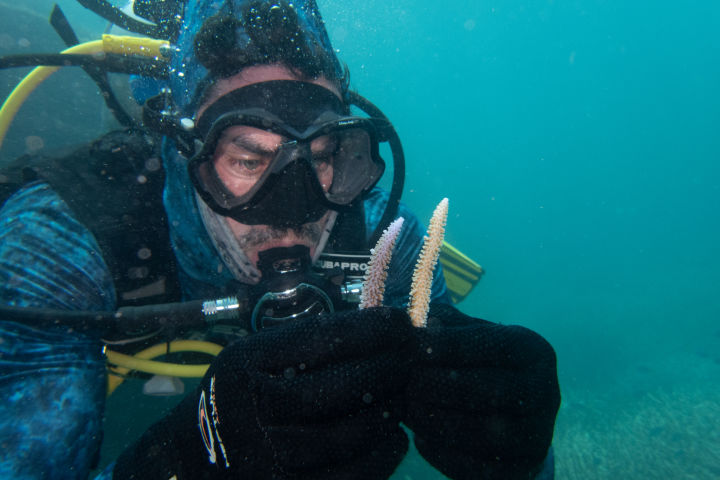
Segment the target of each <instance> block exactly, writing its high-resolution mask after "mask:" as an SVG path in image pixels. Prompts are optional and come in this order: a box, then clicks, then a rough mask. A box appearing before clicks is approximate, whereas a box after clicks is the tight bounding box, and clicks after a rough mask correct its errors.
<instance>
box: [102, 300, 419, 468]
mask: <svg viewBox="0 0 720 480" xmlns="http://www.w3.org/2000/svg"><path fill="white" fill-rule="evenodd" d="M412 332H413V327H412V326H411V325H410V320H409V318H408V317H407V315H406V314H405V313H404V312H402V311H400V310H396V309H390V308H372V309H367V310H361V311H352V312H343V313H337V314H331V315H321V316H317V317H313V318H308V319H303V320H297V321H294V322H290V323H288V324H286V325H282V326H278V327H271V328H268V329H265V330H263V331H262V332H260V333H257V334H254V335H250V336H248V337H245V338H243V339H242V340H239V341H237V342H235V343H233V344H232V345H230V346H228V347H227V348H226V349H225V350H223V351H222V352H221V353H220V355H218V357H217V358H216V359H215V361H214V362H213V363H212V365H211V366H210V369H209V370H208V372H207V374H206V375H205V377H204V378H203V380H202V382H201V385H200V387H199V389H198V391H197V393H196V394H194V395H189V397H188V398H186V399H185V400H184V401H183V402H182V403H181V404H180V405H179V406H178V407H177V408H176V409H175V410H173V411H172V412H171V413H170V415H168V416H167V417H165V418H164V419H163V420H161V421H160V422H158V423H156V424H155V425H153V426H152V427H151V428H150V429H149V430H148V431H147V432H146V433H145V434H144V435H143V437H142V438H141V439H140V440H139V441H138V442H136V443H135V444H134V445H132V446H131V447H130V448H129V449H127V450H126V451H125V452H124V453H123V454H122V456H121V457H120V458H119V459H118V461H117V463H116V466H115V469H114V471H113V479H114V480H118V479H127V478H134V479H141V478H152V479H167V478H171V477H172V475H176V476H177V479H178V480H185V479H198V478H253V479H270V478H272V479H286V478H292V479H331V478H332V479H355V478H357V479H360V478H362V479H381V478H382V479H384V478H387V477H388V476H390V474H391V473H392V472H393V471H394V470H395V468H396V466H397V465H398V464H399V463H400V461H401V460H402V458H403V457H404V455H405V452H406V450H407V444H408V440H407V437H406V435H405V433H404V431H403V430H402V429H401V428H400V427H399V422H400V421H401V419H402V417H403V416H404V411H403V404H404V398H403V397H404V392H405V389H406V388H407V378H408V373H409V362H410V358H411V352H412V351H414V350H415V348H416V345H415V344H414V341H415V337H414V336H413V333H412Z"/></svg>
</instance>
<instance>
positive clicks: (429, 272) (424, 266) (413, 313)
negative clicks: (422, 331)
mask: <svg viewBox="0 0 720 480" xmlns="http://www.w3.org/2000/svg"><path fill="white" fill-rule="evenodd" d="M447 216H448V199H447V198H443V199H442V200H441V201H440V203H439V204H438V206H437V207H435V211H434V212H433V215H432V218H431V219H430V226H429V227H428V232H427V235H426V236H425V239H424V241H423V246H422V251H421V252H420V256H419V257H418V260H417V263H416V264H415V271H414V272H413V280H412V286H411V287H410V302H409V304H408V314H409V315H410V319H411V320H412V324H413V325H414V326H416V327H425V326H426V325H427V314H428V310H429V308H430V293H431V289H432V279H433V271H434V270H435V265H436V264H437V261H438V257H439V255H440V247H441V246H442V243H443V239H444V238H445V223H446V222H447Z"/></svg>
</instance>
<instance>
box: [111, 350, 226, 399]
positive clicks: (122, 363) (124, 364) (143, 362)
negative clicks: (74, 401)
mask: <svg viewBox="0 0 720 480" xmlns="http://www.w3.org/2000/svg"><path fill="white" fill-rule="evenodd" d="M222 349H223V347H221V346H220V345H218V344H216V343H211V342H203V341H199V340H175V341H173V342H170V343H159V344H157V345H153V346H152V347H150V348H146V349H145V350H142V351H141V352H138V353H136V354H135V355H133V356H131V355H125V354H122V353H118V352H114V351H112V350H106V351H105V356H106V357H107V361H108V364H109V365H108V368H109V370H110V374H109V375H108V392H107V394H108V396H109V395H110V394H111V393H112V392H113V391H114V390H115V389H116V388H117V387H118V386H119V385H120V384H121V383H122V382H123V380H124V378H123V375H126V374H127V373H129V372H130V371H131V370H135V371H139V372H145V373H152V374H154V375H167V376H170V377H186V378H199V377H202V376H203V375H205V372H206V371H207V369H208V367H209V366H210V364H208V363H206V364H200V365H180V364H176V363H167V362H158V361H154V360H151V359H153V358H156V357H159V356H161V355H165V354H167V353H176V352H200V353H207V354H208V355H212V356H217V355H218V353H220V351H221V350H222Z"/></svg>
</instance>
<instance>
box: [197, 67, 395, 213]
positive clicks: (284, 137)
mask: <svg viewBox="0 0 720 480" xmlns="http://www.w3.org/2000/svg"><path fill="white" fill-rule="evenodd" d="M348 113H349V112H348V111H347V107H346V106H345V105H344V104H343V103H342V101H341V100H340V99H339V98H338V97H337V96H336V95H335V94H334V93H333V92H331V91H330V90H328V89H326V88H323V87H321V86H319V85H315V84H312V83H306V82H299V81H289V80H275V81H269V82H262V83H256V84H251V85H248V86H246V87H243V88H239V89H237V90H234V91H232V92H230V93H228V94H226V95H224V96H222V97H221V98H220V99H218V100H217V101H216V102H214V103H213V104H212V105H211V106H210V107H209V108H208V109H207V110H206V111H205V112H204V113H203V115H202V116H201V117H200V120H199V122H198V124H197V131H198V132H199V134H200V135H201V136H202V137H203V138H204V141H203V142H202V148H200V150H199V152H198V153H197V154H195V155H194V156H193V157H192V159H191V160H190V163H189V166H188V168H189V172H190V177H191V179H192V182H193V184H194V186H195V188H196V190H197V192H198V194H199V195H200V196H201V197H202V199H203V200H204V201H205V202H206V203H207V205H208V206H210V208H212V209H213V210H214V211H216V212H217V213H219V214H221V215H224V216H229V217H231V218H233V219H235V220H237V221H239V222H241V223H244V224H247V225H256V224H269V225H273V226H279V227H297V226H299V225H302V224H304V223H308V222H313V221H316V220H318V219H319V218H320V217H322V215H323V214H324V213H325V212H326V211H327V210H328V209H333V210H342V209H344V208H347V207H350V206H351V205H352V203H353V201H354V200H356V199H358V198H360V197H362V195H363V194H364V193H366V192H368V191H369V190H370V189H371V188H372V187H373V186H374V185H375V184H376V183H377V182H378V180H379V179H380V177H381V176H382V174H383V172H384V170H385V162H384V161H383V160H382V158H380V155H379V148H378V142H379V140H378V134H377V130H376V122H378V121H379V120H374V119H370V118H364V117H356V116H350V115H349V114H348Z"/></svg>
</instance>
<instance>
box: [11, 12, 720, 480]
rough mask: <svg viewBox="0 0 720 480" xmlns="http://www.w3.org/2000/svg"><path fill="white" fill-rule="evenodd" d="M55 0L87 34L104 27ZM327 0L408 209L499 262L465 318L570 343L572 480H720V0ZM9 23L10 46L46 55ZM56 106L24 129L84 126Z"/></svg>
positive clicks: (567, 438)
mask: <svg viewBox="0 0 720 480" xmlns="http://www.w3.org/2000/svg"><path fill="white" fill-rule="evenodd" d="M3 2H4V0H3V1H2V2H0V4H2V3H3ZM51 3H52V2H50V1H45V0H28V1H27V2H24V5H23V6H22V9H23V10H25V11H27V12H29V14H30V16H29V17H28V18H35V19H37V18H41V17H44V16H45V15H46V14H47V13H48V12H49V11H50V7H51ZM58 3H60V5H61V6H62V7H63V8H64V9H65V10H66V12H67V13H68V16H69V17H70V18H71V21H72V22H73V24H74V25H76V26H80V28H79V30H81V32H80V33H81V37H83V36H84V38H83V39H85V40H87V39H90V38H93V35H94V34H93V33H92V32H98V31H101V30H102V29H103V28H104V26H105V25H104V23H103V22H99V21H97V19H96V18H95V17H94V16H92V15H91V14H88V13H87V12H86V11H83V10H82V9H81V8H79V7H78V6H77V5H75V3H74V2H71V1H65V2H58ZM318 3H319V6H320V9H321V12H322V14H323V17H324V18H325V20H326V22H327V26H328V30H329V33H330V36H331V39H332V41H333V44H334V46H335V48H336V49H338V50H339V56H340V58H341V59H342V60H343V61H345V62H346V63H347V64H348V66H349V68H350V72H351V84H352V87H353V88H354V89H356V90H358V91H359V92H360V93H361V94H363V95H364V96H366V97H368V98H369V99H371V100H372V101H373V102H374V103H376V104H377V105H378V106H379V107H380V108H382V109H383V110H384V111H385V113H386V114H387V115H388V116H389V117H390V118H391V120H392V121H393V123H394V124H395V126H396V128H397V130H398V131H399V133H400V136H401V138H402V140H403V144H404V147H405V153H406V157H407V181H406V190H405V195H404V200H405V202H407V203H408V204H409V205H410V206H411V207H412V208H413V209H414V210H415V211H416V212H417V213H418V215H419V216H420V217H421V218H423V219H428V218H429V217H430V214H431V212H432V209H433V207H434V206H435V205H436V204H437V202H438V201H439V200H440V199H441V198H442V197H445V196H447V197H449V199H450V218H449V221H448V227H447V239H448V240H449V241H450V242H451V243H453V244H454V245H455V246H457V247H459V248H460V249H461V250H462V251H463V252H465V253H467V254H468V255H470V256H471V257H472V258H474V259H475V260H477V261H478V262H479V263H480V264H482V266H483V267H484V268H485V269H486V274H485V276H484V277H483V279H482V280H481V282H480V284H479V286H478V287H477V288H476V289H475V291H474V292H473V293H472V294H471V295H470V297H469V298H468V299H467V300H466V301H465V302H464V303H463V304H461V307H462V309H463V310H464V311H466V312H467V313H470V314H473V315H477V316H482V317H483V318H486V319H488V320H492V321H496V322H502V323H517V324H522V325H525V326H528V327H530V328H533V329H535V330H537V331H538V332H540V333H541V334H543V335H544V336H545V337H547V338H548V339H549V340H550V341H551V343H552V344H553V345H554V346H555V348H556V351H557V353H558V362H559V365H558V367H559V374H560V382H561V387H562V390H563V405H562V407H561V411H560V415H559V418H558V426H557V430H556V437H555V451H556V455H557V468H558V477H557V478H562V479H572V478H588V479H589V478H603V479H605V478H607V479H609V478H638V479H640V478H688V479H690V478H699V479H714V478H720V432H719V429H718V428H717V426H718V425H720V288H719V287H720V134H719V130H720V94H719V93H718V86H719V85H720V36H718V31H720V3H719V2H715V1H708V0H705V1H688V2H681V3H678V2H668V1H655V2H650V1H636V2H626V1H620V0H606V1H600V0H595V1H591V0H577V1H559V0H555V1H519V0H508V1H503V2H497V1H495V2H487V1H470V0H447V1H444V2H431V1H428V0H415V1H411V0H401V1H397V0H395V1H390V2H387V1H380V0H370V1H364V2H349V1H348V0H319V2H318ZM38 15H40V17H38ZM78 19H79V20H78ZM38 21H39V20H38ZM85 32H87V33H85ZM11 33H12V32H10V31H9V30H6V29H5V30H4V31H3V32H0V49H1V50H0V54H3V53H9V52H10V51H11V50H12V51H13V52H16V51H46V50H48V48H47V47H46V45H45V44H41V45H38V44H37V43H34V42H35V38H37V37H36V36H34V35H37V34H40V33H42V32H41V31H39V30H38V29H34V30H33V29H31V30H30V31H28V32H27V33H24V34H23V35H21V36H17V35H11ZM46 36H47V38H50V37H51V36H52V35H46ZM58 48H59V42H57V40H55V44H53V45H52V48H49V50H57V49H58ZM0 75H2V76H1V77H0V79H2V82H0V89H1V90H2V93H6V92H7V91H8V88H9V85H10V83H11V82H10V79H11V78H14V77H12V76H11V74H10V73H8V72H0ZM72 81H73V82H76V83H77V84H78V85H80V87H82V85H85V84H83V83H81V82H83V80H79V79H74V77H73V80H72ZM58 82H59V81H58ZM57 84H58V83H55V84H53V83H52V82H48V88H52V87H53V85H57ZM92 88H93V87H92V84H90V86H89V87H88V88H86V89H85V90H86V91H85V92H84V93H80V92H78V96H79V97H82V95H84V96H85V98H84V100H83V101H84V102H85V103H83V104H82V105H81V106H80V107H83V106H87V104H91V105H92V102H96V103H98V102H99V100H98V98H97V96H96V95H95V96H94V97H93V94H92V93H88V92H93V91H94V90H93V89H92ZM80 90H82V88H80ZM40 94H41V93H40ZM51 100H54V101H58V100H57V99H49V100H46V101H48V102H50V101H51ZM61 100H62V101H65V102H67V101H80V100H79V99H75V98H73V96H64V97H63V98H62V99H61ZM43 105H47V104H43ZM80 107H78V108H80ZM34 108H35V110H33V111H36V110H37V109H39V107H34ZM98 108H100V107H98ZM45 110H47V111H50V112H51V113H52V114H53V115H48V114H47V113H43V112H40V113H38V114H33V115H31V116H29V117H28V116H26V117H25V120H23V119H22V118H21V117H22V116H21V117H19V118H18V121H19V122H23V121H24V122H25V123H24V124H22V125H25V127H24V128H25V130H23V131H27V129H28V128H30V127H33V128H35V129H36V130H38V131H41V132H45V131H47V132H52V131H59V130H62V129H63V128H66V127H68V126H69V125H70V124H72V123H73V121H74V122H76V123H77V121H78V120H77V119H72V118H65V119H62V117H61V119H60V120H58V119H57V117H56V116H55V115H54V114H55V113H58V114H60V115H62V114H63V112H62V108H60V107H53V106H52V105H51V106H50V107H47V108H46V109H45ZM70 110H72V109H70ZM66 114H67V112H66ZM70 114H71V112H70ZM92 123H96V122H92ZM17 128H18V129H19V128H20V127H17ZM85 130H87V129H85ZM17 131H20V130H17ZM11 133H12V130H11ZM88 135H89V133H88ZM40 136H41V137H43V138H45V137H46V136H52V133H48V134H47V135H46V136H45V135H40ZM25 138H26V137H24V138H20V139H19V140H17V139H13V141H15V143H12V142H11V143H9V144H8V148H9V149H11V151H13V152H20V153H22V151H23V149H25V148H29V147H28V143H27V142H25ZM47 143H48V144H49V145H53V141H52V140H47ZM30 145H32V142H30ZM3 158H5V157H4V156H3ZM110 402H111V403H110V407H112V406H113V404H112V402H113V398H112V397H111V400H110ZM111 421H112V419H111ZM406 467H407V469H406V470H403V471H401V472H400V474H399V475H398V478H413V479H430V478H438V474H436V473H433V472H431V471H429V470H426V467H424V466H422V465H419V462H416V463H414V464H412V465H410V466H406ZM404 468H405V467H404Z"/></svg>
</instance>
